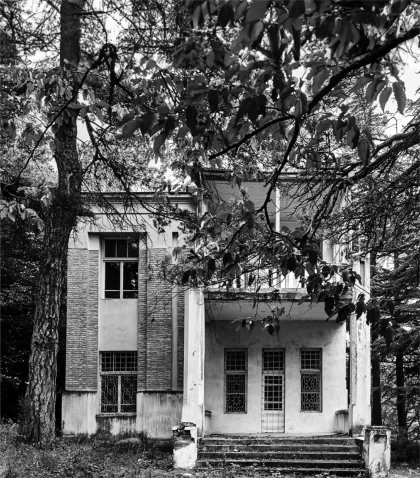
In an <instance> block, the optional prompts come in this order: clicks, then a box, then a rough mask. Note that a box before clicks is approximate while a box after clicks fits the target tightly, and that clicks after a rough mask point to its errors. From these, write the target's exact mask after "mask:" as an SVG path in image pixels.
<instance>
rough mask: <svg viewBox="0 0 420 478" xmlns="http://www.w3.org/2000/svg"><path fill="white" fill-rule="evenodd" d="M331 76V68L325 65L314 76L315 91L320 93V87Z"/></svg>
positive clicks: (313, 85) (313, 86)
mask: <svg viewBox="0 0 420 478" xmlns="http://www.w3.org/2000/svg"><path fill="white" fill-rule="evenodd" d="M329 76H330V72H329V69H328V68H326V67H324V68H322V69H321V71H319V72H318V74H317V75H316V76H315V77H314V79H313V80H312V88H313V90H314V93H318V91H319V89H320V88H321V86H322V85H323V83H324V81H325V80H326V79H327V78H328V77H329Z"/></svg>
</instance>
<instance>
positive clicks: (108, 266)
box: [105, 262, 120, 298]
mask: <svg viewBox="0 0 420 478" xmlns="http://www.w3.org/2000/svg"><path fill="white" fill-rule="evenodd" d="M107 291H117V296H116V297H117V298H118V297H119V294H120V262H105V297H108V296H107V293H106V292H107ZM108 298H111V297H108ZM113 298H114V297H113Z"/></svg>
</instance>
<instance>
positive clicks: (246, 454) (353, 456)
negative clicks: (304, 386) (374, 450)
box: [198, 450, 360, 462]
mask: <svg viewBox="0 0 420 478" xmlns="http://www.w3.org/2000/svg"><path fill="white" fill-rule="evenodd" d="M198 456H199V458H200V459H203V460H205V459H219V460H223V459H225V460H230V459H231V458H233V459H241V460H242V459H246V460H248V459H249V460H251V459H258V460H261V461H263V460H265V459H271V458H275V459H277V460H292V459H299V460H312V459H318V460H333V461H334V460H346V461H353V460H355V461H357V462H359V461H360V453H358V452H350V453H348V452H334V451H333V452H330V451H328V452H325V451H304V452H302V451H287V452H285V451H277V450H273V451H271V450H270V451H266V450H264V451H253V450H250V451H243V450H240V451H239V450H238V451H227V452H224V453H220V451H210V450H209V451H201V450H200V451H199V452H198Z"/></svg>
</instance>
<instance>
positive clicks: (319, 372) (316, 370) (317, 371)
mask: <svg viewBox="0 0 420 478" xmlns="http://www.w3.org/2000/svg"><path fill="white" fill-rule="evenodd" d="M303 352H318V353H319V365H320V368H312V367H311V368H303V367H302V353H303ZM299 355H300V377H301V378H300V411H301V413H322V405H323V399H322V383H323V380H322V368H323V359H322V348H312V347H311V348H309V347H308V348H301V349H300V354H299ZM304 374H305V375H314V376H317V377H319V390H318V391H315V392H313V393H318V394H319V410H305V409H303V393H304V392H303V390H302V378H303V375H304ZM306 393H311V392H306Z"/></svg>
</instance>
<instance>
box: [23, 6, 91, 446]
mask: <svg viewBox="0 0 420 478" xmlns="http://www.w3.org/2000/svg"><path fill="white" fill-rule="evenodd" d="M84 2H85V0H62V2H61V12H60V14H61V42H60V63H61V67H62V74H63V75H65V76H67V78H69V79H70V80H71V81H72V83H73V91H75V88H77V81H78V79H77V72H76V69H77V67H78V64H79V60H80V36H81V26H80V18H81V16H80V13H81V11H82V10H83V6H84ZM54 142H55V154H54V159H55V162H56V165H57V174H58V184H57V187H56V189H55V190H54V192H53V193H52V198H51V203H50V205H49V206H48V207H47V208H46V210H45V218H44V235H43V248H42V254H41V258H40V270H39V279H38V287H37V293H36V299H35V303H36V309H35V316H34V329H33V335H32V343H31V355H30V358H29V383H28V387H27V390H26V396H25V405H24V410H23V412H24V416H23V430H22V431H23V434H24V436H25V437H26V439H27V440H29V441H32V442H36V443H39V442H41V443H42V442H47V441H49V440H51V439H53V438H54V435H55V401H56V378H57V352H58V328H59V312H60V306H61V297H62V291H63V286H64V280H65V277H66V267H67V248H68V242H69V238H70V234H71V231H72V229H73V228H74V227H75V226H76V224H77V217H78V215H79V214H80V212H81V206H82V205H81V186H82V165H81V163H80V161H79V157H78V151H77V143H76V142H77V113H72V112H71V111H70V112H69V113H68V114H66V116H65V117H64V121H63V123H62V125H61V126H60V127H59V128H58V130H57V132H56V134H55V141H54Z"/></svg>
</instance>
